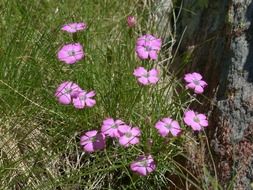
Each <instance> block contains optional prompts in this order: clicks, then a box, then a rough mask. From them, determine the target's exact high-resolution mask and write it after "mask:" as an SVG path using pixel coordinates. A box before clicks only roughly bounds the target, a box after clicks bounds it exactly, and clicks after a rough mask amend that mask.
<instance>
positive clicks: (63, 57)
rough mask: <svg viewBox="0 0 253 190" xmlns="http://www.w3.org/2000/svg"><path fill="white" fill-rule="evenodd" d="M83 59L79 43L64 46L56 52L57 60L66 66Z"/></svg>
mask: <svg viewBox="0 0 253 190" xmlns="http://www.w3.org/2000/svg"><path fill="white" fill-rule="evenodd" d="M83 57H84V52H83V47H82V45H81V44H79V43H74V44H67V45H64V46H63V47H62V48H61V49H60V50H59V52H58V59H59V60H60V61H63V62H65V63H67V64H74V63H76V62H77V61H80V60H81V59H82V58H83Z"/></svg>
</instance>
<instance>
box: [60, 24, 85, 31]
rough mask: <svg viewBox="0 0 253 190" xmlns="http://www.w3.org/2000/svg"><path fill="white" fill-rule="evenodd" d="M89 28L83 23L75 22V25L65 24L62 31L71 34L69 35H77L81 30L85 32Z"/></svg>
mask: <svg viewBox="0 0 253 190" xmlns="http://www.w3.org/2000/svg"><path fill="white" fill-rule="evenodd" d="M86 28H87V25H86V24H85V23H83V22H79V23H77V22H75V23H69V24H65V25H64V26H63V27H62V28H61V30H63V31H66V32H69V33H75V32H78V31H81V30H84V29H86Z"/></svg>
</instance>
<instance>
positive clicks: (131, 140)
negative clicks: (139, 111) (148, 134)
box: [118, 125, 141, 147]
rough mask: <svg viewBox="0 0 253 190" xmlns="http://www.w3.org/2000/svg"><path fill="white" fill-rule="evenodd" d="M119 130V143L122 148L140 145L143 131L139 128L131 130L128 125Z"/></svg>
mask: <svg viewBox="0 0 253 190" xmlns="http://www.w3.org/2000/svg"><path fill="white" fill-rule="evenodd" d="M118 130H119V132H120V134H121V136H120V137H119V143H120V144H121V145H122V146H125V147H128V146H129V145H132V144H138V143H139V137H140V135H141V131H140V129H139V128H138V127H133V128H131V127H130V126H128V125H121V126H119V127H118Z"/></svg>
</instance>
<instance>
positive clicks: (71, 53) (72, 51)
mask: <svg viewBox="0 0 253 190" xmlns="http://www.w3.org/2000/svg"><path fill="white" fill-rule="evenodd" d="M68 55H69V56H75V55H76V52H75V51H74V50H71V51H69V52H68Z"/></svg>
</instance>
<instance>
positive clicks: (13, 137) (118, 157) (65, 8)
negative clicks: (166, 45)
mask: <svg viewBox="0 0 253 190" xmlns="http://www.w3.org/2000/svg"><path fill="white" fill-rule="evenodd" d="M146 2H148V1H144V0H138V1H132V0H124V1H119V0H76V1H70V0H69V1H65V0H61V1H53V0H47V1H36V0H31V1H21V0H13V1H9V0H2V1H1V2H0V11H1V17H0V31H1V38H0V44H1V47H0V79H1V81H0V113H1V118H0V119H1V120H0V124H1V128H0V139H1V140H0V147H1V148H0V150H1V159H0V163H1V164H0V178H1V184H0V186H1V187H2V188H3V189H15V188H16V189H45V190H49V189H72V190H73V189H163V188H165V187H169V186H171V187H172V186H173V184H172V182H171V181H170V180H169V178H168V175H170V174H171V173H181V175H183V173H184V172H180V170H178V169H177V167H176V165H175V162H176V161H175V160H174V158H175V157H176V156H178V155H179V154H180V153H182V152H183V151H184V150H183V146H182V144H183V143H184V142H186V141H187V137H185V136H183V135H182V136H181V137H180V138H178V139H173V138H172V139H170V140H169V142H167V143H165V142H164V139H163V138H161V137H160V136H159V135H158V133H157V131H156V130H155V128H154V124H155V123H156V122H157V121H158V120H159V119H160V118H162V117H167V116H170V117H173V118H174V119H177V120H178V121H179V122H180V123H181V126H182V127H183V128H184V129H185V127H184V125H183V122H182V115H183V110H184V109H185V108H187V107H188V106H189V105H190V103H191V102H192V101H193V100H194V99H193V98H191V97H190V95H189V94H188V92H187V91H186V90H185V89H184V88H182V86H181V84H180V83H179V81H177V80H176V79H175V78H174V76H173V75H172V74H171V73H167V66H164V65H163V64H161V62H162V60H163V59H166V55H163V54H162V53H163V52H167V51H168V50H166V49H164V50H163V52H161V55H160V58H159V61H156V62H147V61H146V62H141V61H140V60H139V59H137V58H136V56H135V53H134V48H135V47H134V46H135V41H136V39H137V37H138V36H140V35H141V34H145V33H152V34H154V35H156V36H160V34H159V32H158V31H157V30H156V26H155V25H154V24H153V23H154V22H153V20H152V18H151V17H150V11H151V10H153V8H152V5H151V4H149V3H146ZM130 14H132V15H135V16H136V17H137V18H138V26H137V27H136V28H135V29H133V30H131V31H130V30H129V28H128V27H127V25H126V16H127V15H130ZM72 21H85V22H86V23H87V24H88V29H87V30H86V31H84V32H80V33H78V36H77V38H78V41H79V42H80V43H81V44H83V45H84V48H85V53H86V57H85V59H84V60H82V61H80V62H78V63H77V64H74V65H65V64H63V63H61V62H59V61H58V60H57V57H56V54H57V51H58V49H59V48H60V47H61V46H62V45H63V44H65V43H69V42H72V41H73V39H72V36H71V35H69V34H67V33H65V32H62V31H60V27H61V26H62V25H63V24H65V23H68V22H72ZM140 65H143V66H145V67H147V68H151V67H152V66H155V67H157V68H159V69H160V70H161V75H162V78H161V80H160V82H159V84H158V85H156V86H154V87H140V86H139V85H138V84H137V82H136V80H135V78H134V77H133V75H132V73H133V70H134V68H136V67H137V66H140ZM66 80H68V81H74V82H76V83H77V84H79V85H80V86H81V87H82V88H83V89H86V90H95V91H96V93H97V95H96V101H97V104H96V106H95V107H93V108H90V109H84V110H76V109H74V107H73V106H63V105H60V104H59V103H58V102H57V101H56V99H55V97H54V92H55V90H56V88H57V86H58V85H59V84H60V83H61V82H63V81H66ZM179 92H180V93H179ZM106 117H113V118H121V119H122V120H124V121H125V122H127V123H129V124H131V125H133V126H138V127H140V128H141V130H142V137H141V143H140V144H139V145H137V146H134V147H130V148H127V149H125V148H122V147H120V146H119V145H118V144H117V143H114V142H112V141H111V140H109V139H108V140H107V148H106V150H104V151H101V152H97V153H94V154H86V153H84V152H82V150H81V148H80V147H79V137H80V135H81V133H82V132H84V131H86V130H91V129H100V127H101V123H102V121H103V119H104V118H106ZM148 139H152V140H153V145H152V147H151V148H150V147H148V146H147V140H148ZM144 152H146V153H147V152H150V153H151V154H152V155H153V156H154V158H155V160H156V163H157V170H156V171H155V172H154V173H152V174H150V175H149V176H147V177H138V176H136V175H133V173H132V172H131V171H130V170H129V164H130V163H131V162H132V161H133V160H134V159H136V157H137V156H138V155H139V154H143V153H144Z"/></svg>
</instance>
